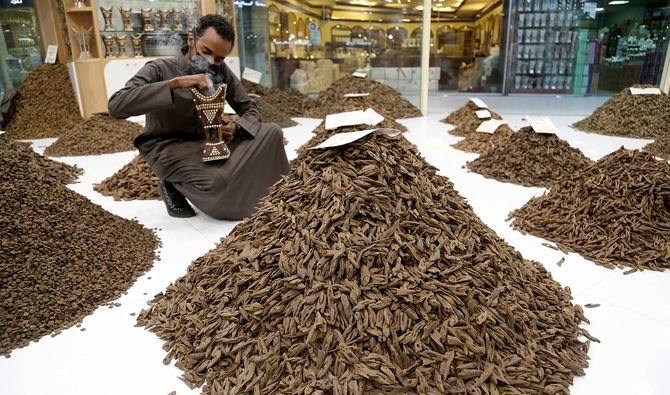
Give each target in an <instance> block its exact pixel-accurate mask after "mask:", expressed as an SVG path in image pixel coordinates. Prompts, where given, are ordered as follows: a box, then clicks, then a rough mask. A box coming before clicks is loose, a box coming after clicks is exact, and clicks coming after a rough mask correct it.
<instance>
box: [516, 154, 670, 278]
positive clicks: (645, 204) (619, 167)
mask: <svg viewBox="0 0 670 395" xmlns="http://www.w3.org/2000/svg"><path fill="white" fill-rule="evenodd" d="M512 218H513V219H514V222H513V226H514V228H515V229H518V230H520V231H521V232H523V233H530V234H532V235H535V236H538V237H542V238H545V239H547V240H551V241H554V242H556V243H557V245H558V247H559V248H561V249H562V250H564V251H574V252H577V253H579V254H581V255H582V256H584V257H585V258H586V259H590V260H592V261H593V262H595V263H597V264H598V265H602V266H605V267H608V268H614V267H615V265H617V266H620V267H623V266H627V267H630V268H631V269H630V270H628V271H627V272H626V273H632V272H635V271H637V270H643V269H650V270H663V269H665V268H669V267H670V165H669V164H668V163H667V162H665V161H659V160H657V159H655V158H654V157H653V156H652V155H651V154H649V153H646V152H640V151H638V150H627V149H625V148H623V147H622V148H621V149H619V150H617V151H615V152H613V153H611V154H609V155H607V156H604V157H603V158H602V159H600V160H599V161H598V162H596V163H594V164H592V165H591V166H588V167H586V168H584V169H582V170H581V171H578V172H576V173H575V174H572V175H570V176H567V177H564V178H562V179H561V180H560V181H559V182H558V183H557V184H556V185H554V187H553V188H552V189H551V191H549V193H547V194H544V195H542V196H540V197H536V198H533V199H531V200H530V201H528V203H526V204H525V205H524V206H523V207H521V208H520V209H517V210H515V211H513V212H512V213H510V216H509V219H512Z"/></svg>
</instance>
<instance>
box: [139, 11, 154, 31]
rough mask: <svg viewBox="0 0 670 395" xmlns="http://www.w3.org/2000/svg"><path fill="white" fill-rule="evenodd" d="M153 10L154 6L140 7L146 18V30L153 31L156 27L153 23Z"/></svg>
mask: <svg viewBox="0 0 670 395" xmlns="http://www.w3.org/2000/svg"><path fill="white" fill-rule="evenodd" d="M152 10H153V7H149V8H146V9H145V8H140V11H142V18H144V31H146V32H152V31H154V27H153V25H152V24H151V11H152Z"/></svg>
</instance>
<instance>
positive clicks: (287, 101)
mask: <svg viewBox="0 0 670 395" xmlns="http://www.w3.org/2000/svg"><path fill="white" fill-rule="evenodd" d="M242 85H244V89H245V90H246V91H247V93H250V94H254V95H258V96H260V97H261V98H263V100H264V101H265V102H267V103H268V104H270V105H271V106H273V107H274V108H275V109H276V110H277V111H280V112H282V113H284V114H286V115H288V116H289V117H302V116H303V112H302V102H303V101H304V100H305V99H307V95H306V94H304V93H302V92H300V91H299V90H296V89H291V90H289V91H280V90H279V89H275V88H266V87H264V86H263V85H260V84H256V83H253V82H251V81H247V80H245V79H243V80H242ZM252 99H254V100H256V99H257V98H256V97H253V96H252ZM280 126H281V125H280Z"/></svg>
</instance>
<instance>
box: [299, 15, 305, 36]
mask: <svg viewBox="0 0 670 395" xmlns="http://www.w3.org/2000/svg"><path fill="white" fill-rule="evenodd" d="M304 38H305V22H304V21H303V20H302V18H298V39H299V40H303V39H304Z"/></svg>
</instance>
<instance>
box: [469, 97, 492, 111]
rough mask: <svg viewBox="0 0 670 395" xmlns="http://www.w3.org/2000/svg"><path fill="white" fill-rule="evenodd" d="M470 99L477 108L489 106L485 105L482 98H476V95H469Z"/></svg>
mask: <svg viewBox="0 0 670 395" xmlns="http://www.w3.org/2000/svg"><path fill="white" fill-rule="evenodd" d="M470 101H471V102H473V103H475V105H476V106H477V107H479V108H489V106H487V105H486V103H484V102H483V101H482V99H477V98H476V97H471V98H470Z"/></svg>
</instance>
